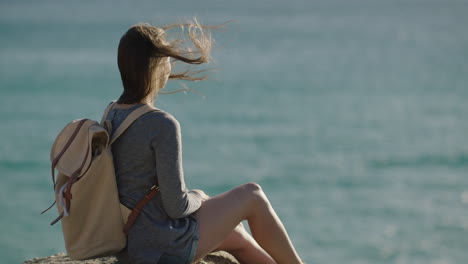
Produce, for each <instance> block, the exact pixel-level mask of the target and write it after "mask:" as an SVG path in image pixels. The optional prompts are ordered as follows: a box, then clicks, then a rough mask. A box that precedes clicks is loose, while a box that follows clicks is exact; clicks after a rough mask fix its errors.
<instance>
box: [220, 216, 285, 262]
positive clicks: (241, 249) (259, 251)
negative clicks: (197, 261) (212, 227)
mask: <svg viewBox="0 0 468 264" xmlns="http://www.w3.org/2000/svg"><path fill="white" fill-rule="evenodd" d="M218 250H223V251H227V252H229V253H231V254H232V255H233V256H234V257H236V259H237V260H238V261H239V262H240V263H249V264H257V263H258V264H276V262H275V260H274V259H273V258H272V257H271V256H270V255H268V253H266V252H265V250H264V249H263V248H262V247H260V245H259V244H258V243H257V241H255V239H253V238H252V236H250V234H249V233H247V231H246V230H245V228H244V226H243V225H242V223H240V224H239V225H238V226H237V227H236V228H235V229H234V230H233V231H232V232H231V233H230V234H229V235H228V236H227V238H226V239H225V240H224V241H223V242H222V244H221V245H220V246H219V247H218V248H216V249H215V250H214V251H218Z"/></svg>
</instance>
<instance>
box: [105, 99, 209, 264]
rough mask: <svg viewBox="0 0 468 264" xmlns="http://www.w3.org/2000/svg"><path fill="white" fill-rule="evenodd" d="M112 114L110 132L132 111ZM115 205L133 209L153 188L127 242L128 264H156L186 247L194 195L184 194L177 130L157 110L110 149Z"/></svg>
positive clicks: (193, 229)
mask: <svg viewBox="0 0 468 264" xmlns="http://www.w3.org/2000/svg"><path fill="white" fill-rule="evenodd" d="M139 106H141V105H135V106H132V107H131V108H128V109H113V110H111V111H110V112H109V114H108V116H107V119H108V120H111V123H112V128H113V131H115V130H116V129H117V127H118V126H119V125H120V124H121V123H122V122H123V120H124V119H125V118H126V117H127V116H128V115H129V114H130V113H131V112H132V111H133V110H134V109H136V108H138V107H139ZM112 153H113V158H114V166H115V172H116V177H117V184H118V189H119V198H120V202H121V203H122V204H124V205H125V206H127V207H128V208H133V207H134V206H135V205H136V204H137V203H138V201H139V200H140V199H142V198H143V196H144V195H145V194H146V193H147V192H148V191H149V189H150V188H151V186H153V185H155V184H157V185H159V188H160V192H159V193H158V195H156V197H155V198H154V199H153V200H151V201H150V202H149V203H148V204H147V205H146V206H145V207H144V208H143V211H142V213H141V214H140V216H139V217H138V218H137V220H136V221H135V223H134V225H133V227H132V228H131V230H130V232H129V236H128V254H129V256H130V259H131V260H132V263H138V264H140V263H156V262H157V260H158V259H159V257H160V256H161V255H162V254H163V253H166V254H175V255H179V254H180V255H182V254H184V252H185V251H186V250H187V249H188V248H189V247H191V245H192V241H193V239H194V237H195V236H196V235H197V232H198V226H197V222H196V220H195V218H194V217H193V216H191V214H192V213H194V212H195V211H196V210H198V208H199V207H200V205H201V202H202V197H201V196H200V194H199V193H198V192H194V191H189V190H187V188H186V186H185V182H184V174H183V167H182V147H181V133H180V125H179V123H178V122H177V120H176V119H175V118H174V117H173V116H171V115H170V114H168V113H167V112H164V111H162V110H159V111H155V112H150V113H147V114H144V115H143V116H141V117H140V118H138V119H137V120H136V121H135V122H134V123H133V124H132V125H131V126H130V127H129V128H128V129H127V130H126V131H125V132H124V133H123V134H122V135H121V136H120V137H119V138H118V139H117V140H116V141H115V142H114V144H113V145H112Z"/></svg>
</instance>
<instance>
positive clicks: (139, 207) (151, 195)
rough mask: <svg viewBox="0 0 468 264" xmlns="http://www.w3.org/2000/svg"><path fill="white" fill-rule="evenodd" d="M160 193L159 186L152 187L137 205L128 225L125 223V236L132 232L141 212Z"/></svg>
mask: <svg viewBox="0 0 468 264" xmlns="http://www.w3.org/2000/svg"><path fill="white" fill-rule="evenodd" d="M158 192H159V187H158V186H156V185H155V186H153V187H151V190H150V191H149V192H148V193H147V194H145V197H143V199H141V200H140V201H139V202H138V203H137V205H136V206H135V208H133V210H132V213H131V214H130V215H129V216H128V219H127V223H125V226H124V230H123V231H124V233H125V234H128V231H129V230H130V228H131V227H132V225H133V222H135V220H136V219H137V217H138V216H139V215H140V213H141V210H142V209H143V207H144V206H145V205H146V204H147V203H148V202H149V201H151V199H153V198H154V196H156V194H157V193H158Z"/></svg>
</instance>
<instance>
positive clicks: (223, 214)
mask: <svg viewBox="0 0 468 264" xmlns="http://www.w3.org/2000/svg"><path fill="white" fill-rule="evenodd" d="M258 190H259V187H258V185H256V184H244V185H241V186H239V187H236V188H234V189H232V190H230V191H227V192H225V193H223V194H220V195H218V196H215V197H212V198H210V199H208V200H206V201H204V202H203V204H202V206H201V207H200V209H199V210H198V211H197V212H196V213H195V216H196V217H197V221H198V230H199V243H198V249H197V254H196V257H195V260H198V259H200V258H202V257H204V256H205V255H207V254H208V253H210V252H211V251H213V250H214V249H217V248H218V247H219V246H220V245H221V244H222V243H223V241H224V240H225V239H226V238H227V237H228V236H229V235H230V234H231V232H232V231H233V230H234V229H235V228H236V226H237V225H238V224H239V223H240V222H241V221H242V220H244V219H245V218H246V217H247V214H248V211H249V209H250V208H249V207H250V206H251V203H252V199H253V198H254V196H255V192H256V191H258Z"/></svg>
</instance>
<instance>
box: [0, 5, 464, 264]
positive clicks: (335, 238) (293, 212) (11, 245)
mask: <svg viewBox="0 0 468 264" xmlns="http://www.w3.org/2000/svg"><path fill="white" fill-rule="evenodd" d="M467 14H468V1H461V0H460V1H458V0H406V1H403V0H386V1H384V0H290V1H280V0H269V1H266V0H258V1H247V0H238V1H219V0H218V1H216V0H200V1H173V2H170V1H148V0H145V1H111V0H102V1H51V0H44V1H13V0H9V1H5V0H3V1H1V2H0V98H1V104H0V120H1V129H0V177H1V178H0V179H1V184H0V212H1V213H0V215H1V217H0V262H1V263H21V262H22V261H24V260H26V259H30V258H33V257H38V256H47V255H51V254H54V253H57V252H63V251H64V247H63V241H62V236H61V229H60V227H59V226H53V227H50V226H49V225H48V224H49V222H50V221H51V220H52V219H53V218H54V217H55V211H52V213H48V214H46V215H40V214H39V212H40V211H41V210H42V209H44V208H46V207H47V206H48V205H49V203H50V202H51V201H52V200H53V195H52V186H51V180H50V175H49V174H50V169H49V166H50V165H49V150H50V147H51V144H52V142H53V140H54V138H55V136H56V135H57V133H58V132H59V131H60V129H61V128H62V127H63V126H64V125H65V124H66V123H67V122H69V121H70V120H72V119H75V118H81V117H89V118H93V119H98V118H99V117H100V115H101V113H102V111H103V109H104V108H105V106H106V104H107V103H108V102H109V101H110V100H112V99H115V98H117V97H118V96H119V94H120V92H121V89H122V88H121V84H120V79H119V74H118V69H117V66H116V50H117V45H118V41H119V39H120V36H121V35H122V34H123V33H124V32H125V31H126V29H128V27H129V26H130V25H132V24H135V23H137V22H149V23H151V24H154V25H165V24H168V23H172V22H177V21H178V19H179V18H191V17H193V16H198V17H199V18H200V19H201V21H202V22H204V23H206V24H219V23H223V22H225V21H228V20H236V21H237V22H235V23H231V24H229V25H227V26H226V27H225V28H224V29H223V30H221V31H216V32H214V33H213V34H214V38H215V40H216V43H215V47H214V50H213V57H214V58H215V60H216V63H215V64H213V65H212V66H213V67H215V68H216V72H214V73H212V74H210V80H209V81H206V82H198V83H193V84H191V83H189V84H188V85H189V86H190V87H191V88H194V89H196V90H197V91H199V92H200V93H202V94H203V96H200V95H199V94H197V93H190V92H189V93H187V94H184V93H179V94H175V95H163V96H160V97H159V99H158V100H157V102H156V105H157V106H158V107H159V108H162V109H164V110H166V111H169V112H171V113H172V114H173V115H175V116H176V118H177V119H179V121H180V123H181V125H182V131H183V137H184V139H183V143H184V162H185V163H184V165H185V173H186V180H187V184H188V185H189V187H191V188H200V189H204V190H206V191H207V192H208V193H209V194H211V195H215V194H218V193H221V192H223V191H226V190H228V189H230V188H232V187H234V186H236V185H239V184H242V183H245V182H248V181H255V182H258V183H260V184H261V185H262V186H263V188H264V190H265V192H266V193H267V195H268V196H269V197H270V199H271V201H272V204H273V206H274V207H275V208H276V210H277V212H278V214H279V216H280V217H281V218H282V219H283V221H284V223H285V225H286V228H287V229H288V231H289V233H290V236H291V238H292V240H293V242H294V244H295V245H296V247H297V249H298V251H299V253H300V255H301V256H302V257H303V258H304V260H305V261H306V262H307V263H336V264H340V263H347V264H351V263H398V264H405V263H408V264H417V263H433V264H455V263H457V264H459V263H467V262H468V253H467V249H468V140H467V139H468V117H467V116H468V104H467V101H468V86H467V83H468V30H467V29H468V16H467ZM178 88H180V84H178V83H177V82H172V83H169V85H168V89H178Z"/></svg>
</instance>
